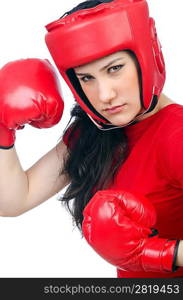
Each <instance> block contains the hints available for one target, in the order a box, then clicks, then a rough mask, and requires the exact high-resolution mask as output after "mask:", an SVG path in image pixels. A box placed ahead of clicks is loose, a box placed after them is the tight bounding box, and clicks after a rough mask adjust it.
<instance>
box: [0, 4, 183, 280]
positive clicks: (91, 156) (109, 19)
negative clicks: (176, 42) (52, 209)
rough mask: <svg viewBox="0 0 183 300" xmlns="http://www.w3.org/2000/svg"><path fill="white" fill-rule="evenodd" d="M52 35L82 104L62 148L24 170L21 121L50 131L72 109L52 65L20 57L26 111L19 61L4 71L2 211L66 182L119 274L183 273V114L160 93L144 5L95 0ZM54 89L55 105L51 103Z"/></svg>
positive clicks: (155, 48)
mask: <svg viewBox="0 0 183 300" xmlns="http://www.w3.org/2000/svg"><path fill="white" fill-rule="evenodd" d="M47 30H48V34H47V36H46V42H47V46H48V48H49V50H50V53H51V55H52V56H53V59H54V60H55V63H56V65H57V67H58V69H59V71H60V72H61V74H62V76H63V78H64V79H65V80H66V82H67V83H68V85H69V87H70V88H71V90H72V92H73V94H74V96H75V98H76V100H77V105H76V106H75V107H74V109H73V111H72V116H73V117H74V121H73V122H72V124H71V125H70V126H69V128H68V129H67V130H66V133H65V134H64V136H63V141H61V142H60V143H59V144H58V146H57V147H55V148H54V149H52V150H51V151H50V152H49V153H47V154H46V155H45V156H44V157H42V158H41V159H40V160H39V161H38V162H37V163H36V164H35V165H33V166H32V167H31V168H29V169H28V170H27V171H26V172H24V171H23V170H22V168H21V165H20V162H19V160H18V157H17V154H16V151H15V148H14V141H15V130H16V129H19V127H17V124H18V125H19V126H21V125H22V124H24V123H26V122H27V123H29V124H31V125H33V126H36V127H38V128H44V127H49V126H52V125H54V124H55V123H56V122H58V121H59V118H60V117H61V114H62V110H63V103H62V100H61V99H60V96H58V94H59V93H58V87H57V82H55V80H52V82H51V81H49V82H48V81H47V79H48V78H49V79H51V78H52V77H53V78H52V79H54V76H52V75H53V73H51V74H50V72H49V71H50V68H51V67H50V66H49V65H48V63H47V62H42V61H41V62H40V61H39V62H38V64H39V66H40V65H41V71H42V73H40V72H39V77H41V76H42V79H43V78H44V80H41V81H40V80H39V79H38V76H35V74H38V73H35V72H34V70H35V69H36V68H35V66H37V61H36V62H35V61H33V60H31V65H32V63H33V67H34V68H33V70H32V69H30V70H29V72H28V69H27V64H28V66H29V68H30V61H28V62H27V61H25V63H26V64H25V65H23V63H24V62H23V63H22V62H18V67H17V65H16V66H15V64H13V66H14V67H15V70H16V72H15V71H14V74H16V77H18V75H17V74H19V73H17V70H18V71H19V72H20V73H21V75H22V74H23V76H19V77H18V78H21V79H19V80H20V81H21V84H22V82H23V83H24V84H22V87H25V82H24V81H25V77H26V76H27V77H28V79H29V80H28V83H29V85H31V89H30V88H29V89H28V90H27V89H26V90H25V91H24V95H25V96H24V98H23V101H22V103H21V112H19V111H20V105H19V107H18V108H19V110H16V113H14V106H15V102H16V97H14V99H13V100H14V102H13V103H14V105H12V102H11V101H10V100H9V99H10V97H11V98H12V97H13V96H12V93H8V92H9V88H10V87H9V85H11V84H12V82H13V78H14V77H15V76H14V77H13V78H12V77H11V80H8V81H7V80H5V79H6V78H7V77H8V78H10V76H11V74H13V72H12V68H11V66H12V65H9V66H6V67H5V68H4V69H2V70H1V78H2V82H4V85H2V87H1V95H4V94H5V92H4V90H3V89H5V88H4V86H5V87H6V91H8V92H7V95H5V96H6V97H4V98H6V101H4V102H3V97H2V99H1V102H2V103H5V105H2V108H1V110H2V111H3V114H2V115H1V118H0V126H1V128H0V130H1V136H0V145H1V148H2V149H1V150H0V160H1V169H2V170H3V174H4V176H3V180H2V182H1V186H0V193H1V197H0V199H1V202H0V211H1V215H4V216H14V215H19V214H21V213H23V212H25V211H27V210H29V209H31V208H32V207H35V206H36V205H38V204H40V203H42V202H43V201H45V200H47V199H48V198H50V197H51V196H53V195H54V194H56V193H57V192H58V191H60V190H61V189H62V188H64V187H65V186H66V185H68V188H67V190H66V193H65V195H64V197H63V198H62V199H61V200H62V201H63V202H64V203H66V204H67V207H68V208H69V210H70V212H71V213H72V215H73V218H74V220H75V223H76V225H77V226H78V228H79V229H80V230H82V231H83V233H84V236H85V238H86V239H87V240H88V242H89V243H90V245H91V246H92V247H93V248H94V249H95V250H96V251H97V253H99V254H100V255H101V256H102V257H103V258H104V259H106V260H107V261H109V262H110V263H112V264H113V265H115V266H116V267H117V270H118V277H181V276H182V275H183V269H182V268H181V266H183V250H182V247H183V245H182V234H181V232H182V230H181V229H182V226H183V225H182V201H181V199H182V188H181V184H182V181H181V169H182V168H181V163H182V158H181V153H182V152H181V145H180V144H179V142H180V141H181V139H180V137H181V136H182V135H181V134H182V129H181V128H182V127H181V125H182V114H183V112H182V106H181V105H178V104H176V103H175V102H173V101H172V100H171V99H169V98H168V97H167V96H166V95H164V94H162V89H163V85H164V81H165V67H164V61H163V56H162V52H161V47H160V44H159V42H158V38H157V34H156V30H155V26H154V21H153V19H151V18H149V15H148V8H147V3H146V1H144V0H134V1H131V0H115V1H86V2H83V3H81V4H80V5H79V6H77V7H76V8H74V9H73V10H72V11H70V12H68V13H66V16H63V17H62V18H61V19H60V20H57V21H55V22H53V23H51V24H48V25H47ZM20 66H21V67H20ZM25 69H26V71H27V72H26V74H25ZM47 69H48V72H47V71H46V72H47V73H46V74H47V75H49V76H45V70H47ZM7 70H8V71H9V70H11V72H7ZM20 70H21V71H20ZM22 70H23V71H24V72H22ZM40 74H42V75H40ZM30 76H31V79H30ZM34 81H36V84H35V82H34ZM37 81H38V82H37ZM5 83H6V85H5ZM33 83H34V84H33ZM45 83H46V84H45ZM19 84H20V82H19ZM26 84H27V81H26ZM38 86H39V88H40V86H41V101H40V100H39V99H37V101H33V103H34V105H32V106H31V109H29V110H28V109H27V108H25V106H26V105H25V103H27V102H28V100H27V99H26V98H27V94H28V92H29V93H30V90H31V91H32V90H36V89H37V87H38ZM49 86H50V87H52V86H53V87H54V88H52V89H51V100H50V97H48V98H49V99H48V100H47V102H46V101H42V100H45V97H42V95H44V96H45V95H47V94H48V91H47V88H48V89H49ZM11 91H12V87H11ZM27 91H28V92H27ZM2 92H4V93H2ZM31 96H32V95H31ZM34 96H35V95H34ZM49 96H50V91H49ZM38 98H39V97H38ZM7 99H8V100H9V101H10V102H11V103H10V104H11V105H9V107H8V108H9V113H8V114H7V113H6V109H5V108H6V107H7V102H8V101H7ZM58 100H59V101H58ZM26 101H27V102H26ZM29 101H30V102H31V104H32V97H30V99H29ZM35 103H36V105H35ZM45 103H46V104H45ZM50 103H51V105H50V106H49V104H50ZM60 103H62V105H60ZM46 105H48V107H46V108H45V106H46ZM35 107H36V108H39V112H40V114H39V115H38V114H36V116H35ZM53 108H54V109H53ZM30 111H31V112H30ZM25 112H26V113H25ZM48 112H49V113H48ZM36 113H37V110H36ZM30 114H31V117H30ZM7 115H8V117H7ZM17 115H18V119H17ZM5 116H6V117H5ZM22 118H23V120H22ZM15 119H16V122H15ZM45 119H46V120H45ZM20 120H21V121H20ZM35 120H36V121H35ZM173 143H175V147H172V144H173ZM5 150H6V151H5ZM58 172H59V176H58ZM10 181H11V182H12V188H11V190H10V189H8V186H9V182H10ZM13 182H15V184H13ZM7 191H8V192H7ZM15 195H16V196H15ZM70 200H73V201H70ZM70 202H71V203H72V204H71V205H70ZM83 215H84V217H83ZM118 220H120V222H118ZM157 232H158V234H157ZM129 254H130V255H129Z"/></svg>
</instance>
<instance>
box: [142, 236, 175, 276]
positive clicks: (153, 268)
mask: <svg viewBox="0 0 183 300" xmlns="http://www.w3.org/2000/svg"><path fill="white" fill-rule="evenodd" d="M178 244H179V240H168V239H160V238H158V237H152V238H149V239H148V241H147V243H146V245H145V249H144V251H143V257H142V265H143V268H144V270H145V271H148V272H149V271H150V272H174V271H176V270H177V269H178V267H177V266H176V265H175V262H176V256H177V248H178Z"/></svg>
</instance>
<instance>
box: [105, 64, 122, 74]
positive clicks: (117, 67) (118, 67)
mask: <svg viewBox="0 0 183 300" xmlns="http://www.w3.org/2000/svg"><path fill="white" fill-rule="evenodd" d="M123 66H124V65H117V66H112V67H110V68H109V69H108V72H109V73H115V72H117V71H119V70H121V69H122V67H123Z"/></svg>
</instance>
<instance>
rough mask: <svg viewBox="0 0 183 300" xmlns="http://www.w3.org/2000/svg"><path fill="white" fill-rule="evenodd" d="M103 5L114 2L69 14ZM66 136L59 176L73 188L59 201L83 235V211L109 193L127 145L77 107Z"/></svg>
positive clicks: (123, 137) (92, 1) (115, 131)
mask: <svg viewBox="0 0 183 300" xmlns="http://www.w3.org/2000/svg"><path fill="white" fill-rule="evenodd" d="M104 2H111V0H110V1H95V0H90V1H85V2H82V3H80V4H79V5H78V6H77V7H75V8H73V9H72V10H71V11H69V12H67V13H66V14H71V13H73V12H75V11H77V10H80V9H85V8H91V7H94V6H96V5H99V4H101V3H104ZM71 120H73V121H72V122H71ZM65 132H67V136H68V151H69V155H68V158H67V160H66V161H65V164H64V169H61V170H60V175H62V174H67V175H68V176H69V178H70V184H69V185H68V187H67V189H66V191H65V193H64V195H62V196H61V197H60V199H59V200H60V201H62V203H63V204H64V205H65V206H66V208H67V209H68V211H69V212H70V213H71V215H72V217H73V221H74V223H75V225H76V226H77V227H78V228H79V230H80V231H81V228H82V221H83V209H84V207H85V206H86V205H87V203H88V202H89V201H90V199H91V198H92V196H93V195H94V194H95V193H96V192H97V191H98V190H102V189H106V188H107V187H108V186H109V185H110V184H111V183H112V182H113V180H114V176H115V174H116V171H117V170H118V168H119V166H121V164H122V163H123V162H124V160H125V158H126V155H127V152H128V151H127V150H128V143H127V137H126V135H125V133H124V129H123V128H117V129H113V130H109V131H101V130H99V129H98V128H97V127H96V125H94V124H93V122H92V121H91V120H90V118H89V117H88V116H87V114H86V113H85V112H84V111H83V110H82V108H81V107H80V106H79V105H78V104H75V106H74V107H73V109H72V110H71V119H70V121H69V123H68V125H67V127H66V129H65V131H64V134H65ZM68 132H69V134H68ZM81 232H82V231H81Z"/></svg>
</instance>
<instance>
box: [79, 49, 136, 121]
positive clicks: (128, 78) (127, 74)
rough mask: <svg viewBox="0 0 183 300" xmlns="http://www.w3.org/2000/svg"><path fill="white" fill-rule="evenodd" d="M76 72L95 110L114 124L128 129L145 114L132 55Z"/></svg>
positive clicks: (108, 59) (122, 54) (123, 54)
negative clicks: (134, 120)
mask: <svg viewBox="0 0 183 300" xmlns="http://www.w3.org/2000/svg"><path fill="white" fill-rule="evenodd" d="M74 70H75V73H76V76H77V77H78V79H79V82H80V84H81V87H82V89H83V91H84V93H85V95H86V96H87V98H88V100H89V101H90V102H91V104H92V106H93V107H94V108H95V109H96V110H97V111H98V112H99V113H100V114H101V115H102V116H103V117H105V118H106V119H107V120H109V121H110V122H111V123H112V124H114V125H116V126H120V125H125V124H127V123H129V122H130V121H132V120H133V119H134V118H135V117H136V115H137V114H139V113H140V112H141V109H142V108H141V102H140V87H139V78H138V71H137V67H136V63H135V61H134V59H133V58H132V57H131V56H130V54H129V53H128V52H126V51H120V52H116V53H113V54H111V55H109V56H105V57H103V58H100V59H98V60H95V61H93V62H91V63H88V64H85V65H81V66H79V67H76V68H75V69H74Z"/></svg>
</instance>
